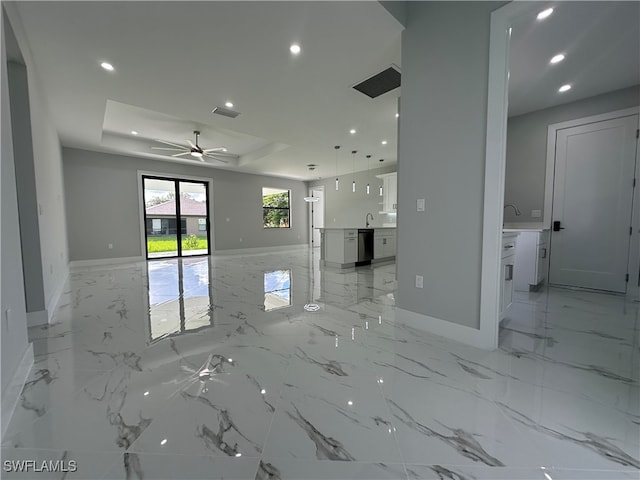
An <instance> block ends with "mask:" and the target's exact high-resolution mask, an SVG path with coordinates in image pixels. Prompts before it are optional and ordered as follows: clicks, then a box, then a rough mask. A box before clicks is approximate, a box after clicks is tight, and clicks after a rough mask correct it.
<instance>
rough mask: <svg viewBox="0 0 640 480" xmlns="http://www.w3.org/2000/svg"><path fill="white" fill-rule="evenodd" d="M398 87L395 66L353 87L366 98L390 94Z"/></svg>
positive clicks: (398, 71) (397, 74) (397, 75)
mask: <svg viewBox="0 0 640 480" xmlns="http://www.w3.org/2000/svg"><path fill="white" fill-rule="evenodd" d="M399 86H400V70H399V69H398V67H396V66H395V65H391V66H390V67H389V68H387V69H386V70H383V71H382V72H380V73H377V74H376V75H374V76H372V77H369V78H367V79H366V80H363V81H362V82H360V83H357V84H355V85H354V86H353V88H355V89H356V90H358V91H359V92H362V93H364V94H365V95H367V96H368V97H371V98H376V97H379V96H380V95H382V94H383V93H387V92H390V91H391V90H393V89H394V88H398V87H399Z"/></svg>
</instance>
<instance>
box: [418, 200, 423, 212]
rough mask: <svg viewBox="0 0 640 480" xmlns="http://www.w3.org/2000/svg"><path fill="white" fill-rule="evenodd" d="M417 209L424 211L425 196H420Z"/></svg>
mask: <svg viewBox="0 0 640 480" xmlns="http://www.w3.org/2000/svg"><path fill="white" fill-rule="evenodd" d="M416 211H418V212H424V198H419V199H418V200H417V201H416Z"/></svg>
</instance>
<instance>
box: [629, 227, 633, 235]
mask: <svg viewBox="0 0 640 480" xmlns="http://www.w3.org/2000/svg"><path fill="white" fill-rule="evenodd" d="M629 235H633V226H631V227H629Z"/></svg>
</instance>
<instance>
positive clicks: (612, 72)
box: [509, 1, 640, 116]
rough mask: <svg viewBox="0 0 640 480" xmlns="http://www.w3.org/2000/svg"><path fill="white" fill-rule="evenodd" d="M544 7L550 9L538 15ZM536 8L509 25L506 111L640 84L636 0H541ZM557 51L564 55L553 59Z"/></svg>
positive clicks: (537, 107)
mask: <svg viewBox="0 0 640 480" xmlns="http://www.w3.org/2000/svg"><path fill="white" fill-rule="evenodd" d="M547 7H553V9H554V11H553V13H552V15H551V16H549V17H547V18H546V19H544V20H537V19H536V14H537V12H539V11H542V10H544V9H545V8H547ZM536 14H533V15H528V16H525V17H524V18H520V19H519V20H518V21H517V22H516V23H515V24H514V25H513V30H512V36H511V54H510V61H509V64H510V73H511V76H510V79H509V115H510V116H515V115H521V114H523V113H527V112H531V111H535V110H540V109H542V108H546V107H551V106H553V105H558V104H562V103H567V102H573V101H575V100H579V99H582V98H587V97H591V96H594V95H599V94H601V93H606V92H610V91H613V90H618V89H620V88H625V87H630V86H633V85H638V84H640V2H638V1H626V2H606V1H605V2H591V1H588V2H573V1H570V2H544V3H543V2H540V4H539V9H536ZM559 53H562V54H564V55H565V57H566V58H565V60H564V61H562V62H560V63H558V64H555V65H551V64H550V63H549V60H550V59H551V58H552V57H553V56H554V55H556V54H559ZM565 84H571V85H572V88H571V90H569V91H568V92H565V93H559V92H558V88H560V87H561V86H562V85H565Z"/></svg>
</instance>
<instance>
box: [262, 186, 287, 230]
mask: <svg viewBox="0 0 640 480" xmlns="http://www.w3.org/2000/svg"><path fill="white" fill-rule="evenodd" d="M289 197H290V195H289V190H282V189H279V188H266V187H265V188H263V189H262V220H263V223H264V228H289V226H290V225H289V224H290V221H291V219H290V214H289Z"/></svg>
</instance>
